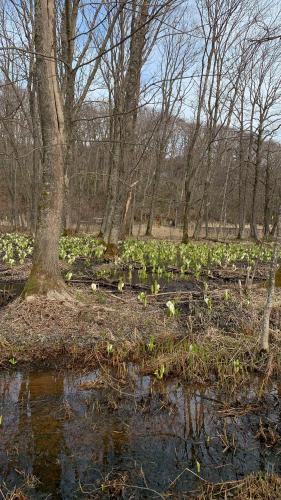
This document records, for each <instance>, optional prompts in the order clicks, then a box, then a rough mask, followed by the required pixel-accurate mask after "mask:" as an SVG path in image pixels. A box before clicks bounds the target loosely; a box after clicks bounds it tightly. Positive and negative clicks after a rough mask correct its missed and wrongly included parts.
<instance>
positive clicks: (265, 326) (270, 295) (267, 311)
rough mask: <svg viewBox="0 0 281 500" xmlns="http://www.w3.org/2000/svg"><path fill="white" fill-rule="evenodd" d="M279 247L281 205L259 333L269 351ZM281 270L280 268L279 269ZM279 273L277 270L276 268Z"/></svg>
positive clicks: (261, 344) (261, 345) (261, 341)
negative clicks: (270, 322)
mask: <svg viewBox="0 0 281 500" xmlns="http://www.w3.org/2000/svg"><path fill="white" fill-rule="evenodd" d="M280 248H281V207H279V211H278V222H277V234H276V240H275V245H274V249H273V254H272V260H271V266H270V271H269V280H268V291H267V300H266V304H265V308H264V315H263V323H262V330H261V333H260V347H261V350H262V351H266V352H268V351H269V320H270V315H271V310H272V305H273V299H274V292H275V279H276V278H275V275H276V270H277V263H278V257H279V252H280ZM280 271H281V270H280ZM278 274H279V270H278Z"/></svg>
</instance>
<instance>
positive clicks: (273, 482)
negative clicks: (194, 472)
mask: <svg viewBox="0 0 281 500" xmlns="http://www.w3.org/2000/svg"><path fill="white" fill-rule="evenodd" d="M193 498H194V499H196V500H215V499H225V500H226V499H230V498H236V499H239V500H249V499H251V500H273V499H276V500H277V499H280V498H281V478H280V476H277V475H276V474H267V473H258V474H251V475H250V476H247V477H246V478H244V479H241V480H240V481H228V482H225V483H218V484H207V485H204V486H203V487H202V490H201V492H199V493H198V494H197V495H195V496H194V497H193Z"/></svg>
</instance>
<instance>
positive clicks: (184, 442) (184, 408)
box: [0, 367, 281, 498]
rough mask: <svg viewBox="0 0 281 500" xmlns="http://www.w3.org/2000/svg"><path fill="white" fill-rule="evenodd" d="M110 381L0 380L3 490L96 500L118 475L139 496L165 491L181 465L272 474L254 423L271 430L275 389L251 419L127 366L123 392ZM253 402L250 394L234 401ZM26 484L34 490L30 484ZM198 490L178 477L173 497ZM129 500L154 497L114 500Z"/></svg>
mask: <svg viewBox="0 0 281 500" xmlns="http://www.w3.org/2000/svg"><path fill="white" fill-rule="evenodd" d="M111 376H112V377H113V378H112V379H110V380H111V382H110V384H109V385H108V383H107V382H108V379H106V383H104V384H97V383H96V382H97V381H98V378H99V377H100V374H98V373H94V374H91V375H88V376H77V375H74V374H68V375H64V374H58V373H54V372H39V373H38V372H37V373H26V374H24V373H12V374H8V373H2V374H1V375H0V415H1V416H2V424H1V426H0V483H1V484H2V485H4V486H5V488H6V489H12V488H13V487H14V486H15V485H19V486H20V485H23V483H24V482H26V480H28V481H27V482H28V485H27V486H25V487H24V488H25V491H27V492H28V495H29V497H31V498H32V497H34V498H41V497H42V498H46V497H47V496H48V495H51V497H50V496H48V498H89V497H91V495H92V496H93V497H94V495H95V494H97V495H98V496H97V498H102V497H103V496H105V497H106V495H107V494H108V491H109V489H108V488H109V485H111V486H110V487H111V488H113V486H114V487H115V488H116V484H117V483H118V481H119V483H120V481H121V480H120V477H121V478H122V482H124V481H127V482H128V484H130V485H135V486H139V487H140V488H152V489H154V490H157V491H159V492H164V491H168V489H169V485H170V484H171V483H172V482H173V481H174V479H175V478H176V477H177V476H179V474H181V472H182V471H183V470H184V469H185V468H186V467H188V468H189V469H191V470H193V471H196V470H197V469H196V467H198V463H199V464H200V469H201V472H200V473H201V474H202V476H203V477H204V478H205V479H207V480H212V481H222V480H231V479H239V478H241V477H243V476H244V475H245V474H248V473H251V472H253V471H257V470H272V469H273V468H274V470H275V472H278V471H280V469H281V458H280V454H279V455H278V454H277V453H276V451H277V449H276V446H273V447H267V446H266V443H262V442H261V441H260V440H259V439H258V438H257V431H258V428H259V424H260V420H262V421H263V422H264V423H265V425H271V423H273V424H274V425H275V426H277V428H279V427H278V426H280V403H279V400H278V395H279V394H280V386H279V387H278V386H276V387H274V388H272V390H271V392H270V394H268V395H267V399H266V402H265V403H264V404H263V405H262V406H260V408H259V409H258V411H257V410H256V411H255V412H248V413H246V414H245V415H241V416H232V417H226V416H222V415H221V414H220V413H219V411H218V410H219V407H218V404H217V401H218V400H219V399H225V395H218V394H216V393H215V392H214V391H212V390H211V389H206V388H194V387H193V388H191V387H190V386H187V385H186V386H183V385H180V384H178V383H177V382H173V383H169V384H165V383H160V382H157V381H155V380H152V379H151V378H150V377H147V376H139V375H138V374H137V373H136V371H135V370H134V368H133V367H131V368H130V369H129V380H128V381H127V382H126V383H124V382H123V385H122V384H120V386H119V384H118V377H119V374H118V372H116V373H112V374H111ZM91 386H92V388H91ZM117 387H119V389H117ZM254 397H255V392H254V391H253V389H252V388H249V389H248V390H246V389H245V390H244V394H242V395H240V400H241V401H242V400H243V398H245V400H248V401H249V400H251V399H253V398H254ZM33 476H36V477H37V478H38V480H39V481H40V483H38V484H35V482H34V481H33V482H32V480H31V479H30V478H32V477H33ZM116 478H119V479H118V480H117V483H116ZM114 480H115V483H114ZM113 483H114V484H113ZM119 483H118V484H119ZM197 485H198V482H197V479H196V477H195V476H194V475H192V474H190V473H188V472H185V473H184V474H182V475H181V476H180V479H179V480H177V481H176V482H175V483H174V484H173V492H178V494H179V495H180V492H183V491H190V490H193V489H194V488H195V487H196V486H197ZM32 487H33V488H32ZM119 487H120V485H119ZM116 491H117V490H116ZM140 491H141V493H140ZM91 492H92V493H91ZM132 494H133V495H134V498H146V495H147V498H154V494H153V493H152V492H151V491H149V489H147V490H145V489H144V490H137V489H136V488H135V489H134V488H133V487H132V486H130V487H127V488H124V489H123V498H130V495H132ZM113 496H114V495H113ZM115 496H118V495H117V493H116V492H115Z"/></svg>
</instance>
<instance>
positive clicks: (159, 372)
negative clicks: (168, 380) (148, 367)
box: [154, 365, 165, 380]
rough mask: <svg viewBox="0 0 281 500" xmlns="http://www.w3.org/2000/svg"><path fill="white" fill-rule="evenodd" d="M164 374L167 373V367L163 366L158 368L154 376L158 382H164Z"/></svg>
mask: <svg viewBox="0 0 281 500" xmlns="http://www.w3.org/2000/svg"><path fill="white" fill-rule="evenodd" d="M164 373H165V366H164V365H161V366H160V368H157V370H155V372H154V375H155V377H156V378H157V379H158V380H162V379H163V377H164Z"/></svg>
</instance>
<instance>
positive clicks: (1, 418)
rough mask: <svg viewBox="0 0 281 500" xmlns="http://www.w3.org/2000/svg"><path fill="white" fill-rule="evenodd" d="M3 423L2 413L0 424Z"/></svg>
mask: <svg viewBox="0 0 281 500" xmlns="http://www.w3.org/2000/svg"><path fill="white" fill-rule="evenodd" d="M2 423H3V415H0V425H2Z"/></svg>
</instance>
